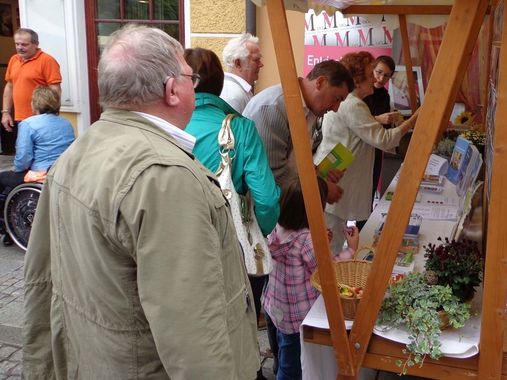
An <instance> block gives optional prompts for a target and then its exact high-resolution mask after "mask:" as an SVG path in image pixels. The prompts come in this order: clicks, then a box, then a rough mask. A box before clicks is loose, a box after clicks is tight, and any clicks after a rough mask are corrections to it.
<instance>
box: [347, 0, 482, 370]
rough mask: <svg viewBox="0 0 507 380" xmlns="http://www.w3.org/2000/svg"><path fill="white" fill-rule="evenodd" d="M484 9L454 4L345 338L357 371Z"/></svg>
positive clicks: (474, 3)
mask: <svg viewBox="0 0 507 380" xmlns="http://www.w3.org/2000/svg"><path fill="white" fill-rule="evenodd" d="M487 7H488V0H477V1H469V0H456V1H455V2H454V6H453V8H452V11H451V14H450V16H449V22H448V24H447V28H446V31H445V34H444V39H443V42H442V46H441V47H440V52H439V54H438V56H437V60H436V62H435V67H434V69H433V73H432V76H431V78H430V81H429V84H428V88H427V91H426V96H425V99H424V105H423V106H422V107H421V111H420V114H419V118H418V120H417V123H416V127H415V130H414V134H413V136H412V138H413V139H414V140H415V141H417V144H410V146H409V149H408V152H407V156H406V159H405V162H404V164H403V168H402V171H401V174H400V179H399V182H398V183H399V184H400V185H399V186H398V187H397V189H396V195H395V197H394V198H393V201H392V202H391V207H390V209H389V213H388V215H387V220H386V223H385V227H384V231H383V233H382V235H381V237H380V241H379V245H378V247H377V251H376V254H375V259H374V261H373V267H372V270H371V273H370V276H369V278H368V283H367V285H366V289H365V291H364V296H363V299H362V302H361V303H360V304H359V308H358V311H357V314H356V319H355V322H354V326H353V327H352V331H351V333H350V336H349V340H350V343H351V346H353V347H355V348H357V349H356V350H354V351H353V352H352V355H353V359H354V366H355V368H356V369H357V370H358V369H359V368H360V366H361V363H362V361H363V359H364V355H365V352H366V349H367V346H368V342H369V340H370V337H371V333H372V331H373V327H374V324H375V321H376V318H377V314H378V311H379V309H380V305H381V303H382V299H383V297H384V294H385V290H386V288H387V283H388V281H389V278H390V276H391V271H392V269H393V264H394V261H395V259H396V253H397V252H398V248H399V246H400V243H401V240H402V237H403V234H404V231H405V227H406V225H407V222H408V220H409V217H410V213H411V210H412V207H413V204H414V200H415V197H416V194H417V191H418V188H419V183H420V181H421V178H422V176H423V174H424V170H425V167H426V163H427V161H428V157H429V155H430V153H431V149H432V145H433V143H434V141H435V138H436V136H437V134H438V130H439V127H440V125H441V124H442V123H443V122H444V121H445V120H448V119H449V116H450V113H451V108H452V104H453V103H454V100H455V98H456V95H457V92H458V89H459V86H460V85H461V81H462V79H463V77H464V74H465V70H466V68H467V66H468V65H467V62H468V60H469V58H470V56H471V54H472V50H473V48H474V45H475V41H476V39H477V36H478V33H479V30H480V27H481V24H482V21H483V19H484V15H485V14H486V10H487Z"/></svg>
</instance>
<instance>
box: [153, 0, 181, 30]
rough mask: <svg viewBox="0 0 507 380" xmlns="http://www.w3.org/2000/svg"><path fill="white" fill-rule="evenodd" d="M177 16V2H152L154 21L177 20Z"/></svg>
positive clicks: (157, 0) (176, 0) (163, 0)
mask: <svg viewBox="0 0 507 380" xmlns="http://www.w3.org/2000/svg"><path fill="white" fill-rule="evenodd" d="M178 15H179V1H178V0H153V17H154V19H155V20H178ZM171 35H172V34H171Z"/></svg>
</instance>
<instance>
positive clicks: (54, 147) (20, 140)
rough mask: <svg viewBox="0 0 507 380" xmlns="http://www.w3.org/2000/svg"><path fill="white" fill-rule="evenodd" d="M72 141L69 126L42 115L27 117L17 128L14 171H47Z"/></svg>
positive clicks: (72, 131)
mask: <svg viewBox="0 0 507 380" xmlns="http://www.w3.org/2000/svg"><path fill="white" fill-rule="evenodd" d="M73 141H74V130H73V129H72V125H71V124H70V122H69V121H68V120H67V119H65V118H63V117H61V116H58V115H55V114H51V113H45V114H41V115H36V116H31V117H29V118H27V119H25V120H23V121H22V122H21V123H20V124H19V130H18V137H17V139H16V157H15V158H14V171H16V172H22V171H25V170H28V169H32V170H47V169H48V168H49V167H50V166H51V165H53V164H54V162H55V161H56V159H57V158H58V157H60V155H61V154H62V153H63V151H64V150H65V149H67V147H68V146H69V145H70V144H72V142H73Z"/></svg>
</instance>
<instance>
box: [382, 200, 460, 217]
mask: <svg viewBox="0 0 507 380" xmlns="http://www.w3.org/2000/svg"><path fill="white" fill-rule="evenodd" d="M452 203H454V202H452ZM389 204H390V202H379V204H378V205H377V208H378V211H380V212H381V213H387V212H388V210H389ZM412 214H418V215H420V216H421V217H422V218H423V220H458V215H459V212H458V206H455V205H445V204H443V205H442V204H424V199H423V201H422V202H421V203H416V204H414V207H413V208H412Z"/></svg>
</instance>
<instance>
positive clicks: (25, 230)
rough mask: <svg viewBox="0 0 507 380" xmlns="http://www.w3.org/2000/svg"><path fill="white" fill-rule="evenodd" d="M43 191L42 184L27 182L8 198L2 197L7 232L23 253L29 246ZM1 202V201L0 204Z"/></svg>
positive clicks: (14, 190)
mask: <svg viewBox="0 0 507 380" xmlns="http://www.w3.org/2000/svg"><path fill="white" fill-rule="evenodd" d="M41 191H42V183H38V182H27V183H22V184H21V185H18V186H16V187H15V188H14V189H12V190H11V191H10V192H9V194H8V195H7V196H6V195H4V194H1V195H0V197H3V198H4V199H3V200H5V204H4V210H3V211H4V212H3V218H4V223H5V229H6V231H5V232H6V233H7V234H8V235H9V236H10V237H11V239H12V240H13V241H14V243H15V244H16V245H17V246H18V247H20V248H21V249H22V250H23V251H26V247H27V246H28V239H29V237H30V231H31V230H32V223H33V220H34V217H35V210H36V209H37V203H38V202H39V196H40V193H41ZM1 201H2V200H1V199H0V203H1ZM4 243H5V240H4Z"/></svg>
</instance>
